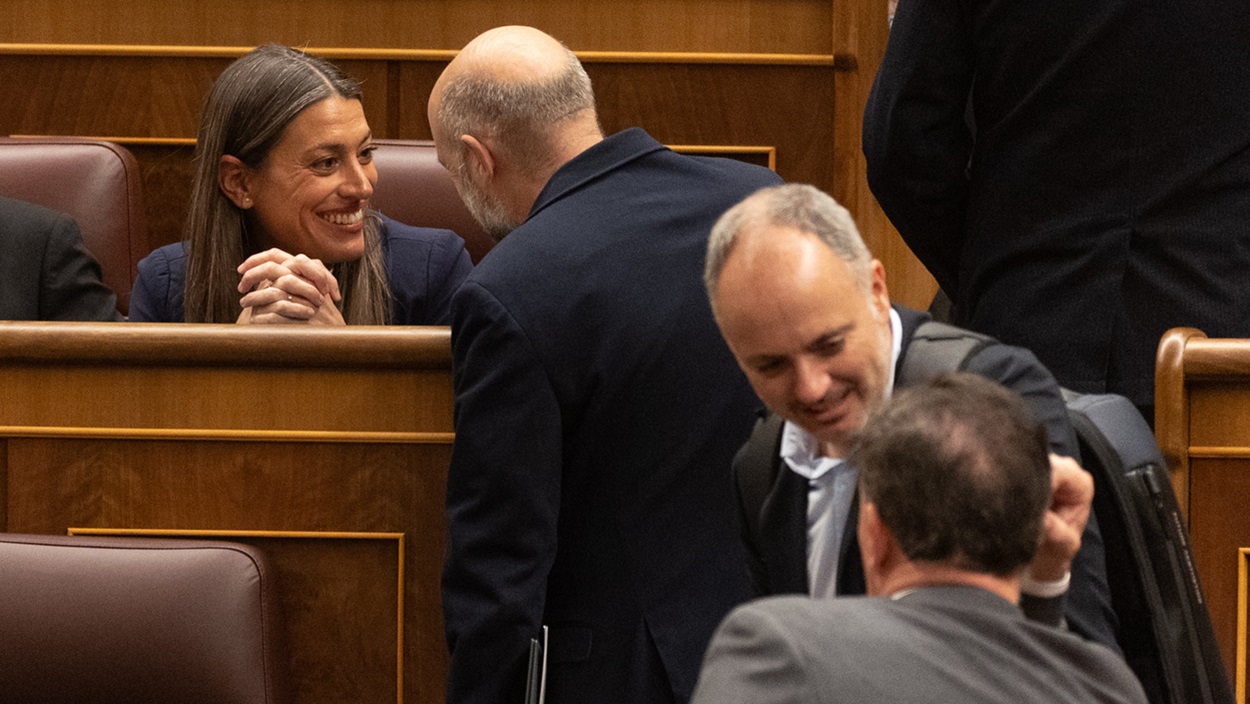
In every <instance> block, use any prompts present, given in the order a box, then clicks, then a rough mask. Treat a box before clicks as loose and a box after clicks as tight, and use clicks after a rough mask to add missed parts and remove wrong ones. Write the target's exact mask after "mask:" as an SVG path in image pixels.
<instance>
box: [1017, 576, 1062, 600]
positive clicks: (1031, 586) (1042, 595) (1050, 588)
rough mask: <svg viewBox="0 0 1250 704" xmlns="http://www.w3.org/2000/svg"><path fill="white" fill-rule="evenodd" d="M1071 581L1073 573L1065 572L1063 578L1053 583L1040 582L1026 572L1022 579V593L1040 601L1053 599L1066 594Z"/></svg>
mask: <svg viewBox="0 0 1250 704" xmlns="http://www.w3.org/2000/svg"><path fill="white" fill-rule="evenodd" d="M1071 581H1072V573H1071V572H1064V573H1063V577H1061V578H1059V579H1056V580H1054V581H1052V582H1042V581H1038V580H1036V579H1033V577H1032V576H1030V575H1029V574H1028V573H1027V572H1026V573H1025V574H1024V576H1022V577H1021V578H1020V592H1021V593H1023V594H1028V595H1029V596H1032V597H1037V598H1039V599H1053V598H1055V597H1057V596H1063V595H1064V594H1066V593H1067V591H1068V584H1069V583H1070V582H1071Z"/></svg>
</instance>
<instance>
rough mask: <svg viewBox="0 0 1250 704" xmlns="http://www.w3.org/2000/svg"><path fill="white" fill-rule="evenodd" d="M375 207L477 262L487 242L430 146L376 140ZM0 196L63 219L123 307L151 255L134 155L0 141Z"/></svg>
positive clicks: (96, 144) (70, 144)
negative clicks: (457, 244)
mask: <svg viewBox="0 0 1250 704" xmlns="http://www.w3.org/2000/svg"><path fill="white" fill-rule="evenodd" d="M374 144H375V145H376V146H377V147H378V149H377V151H376V152H375V153H374V163H376V164H377V168H378V175H379V178H378V186H377V189H376V190H375V192H374V197H373V207H374V208H375V209H377V210H379V211H381V212H383V213H386V214H387V215H389V216H390V217H392V218H394V219H396V220H399V221H400V222H403V223H406V224H409V225H416V226H420V227H437V228H445V229H449V230H452V231H454V232H456V233H457V234H459V235H460V236H461V237H463V238H464V240H465V245H466V247H467V248H468V250H469V255H470V256H471V257H472V258H473V260H474V261H475V262H476V261H478V260H480V259H481V258H482V257H483V256H485V254H486V252H487V251H488V250H489V249H490V247H491V244H492V242H491V240H490V238H489V237H488V236H487V235H486V234H485V233H484V232H483V231H482V229H481V227H480V226H478V224H477V223H476V222H475V221H474V220H473V218H472V216H471V215H470V214H469V211H468V210H467V209H466V208H465V207H464V204H463V203H462V202H461V200H460V197H459V195H458V194H457V193H456V188H455V185H454V184H453V183H452V180H451V177H450V175H449V174H448V173H447V170H446V169H444V168H443V166H442V165H441V164H439V163H438V158H437V155H436V154H435V150H434V143H433V142H430V141H428V140H405V139H379V140H375V142H374ZM0 195H6V196H9V197H10V198H17V199H19V200H24V201H29V202H31V203H36V204H38V205H42V206H44V207H47V208H51V209H52V210H57V211H60V212H64V213H68V214H69V215H71V216H72V217H73V218H74V219H75V220H76V221H77V222H78V226H79V228H80V229H81V230H82V234H83V240H84V242H85V243H86V245H87V249H88V250H90V251H91V253H92V254H93V255H95V257H96V259H97V260H99V262H100V267H101V269H102V271H103V278H104V283H105V285H107V286H108V287H109V288H111V289H113V292H114V293H116V294H117V306H118V310H120V311H121V312H122V313H123V314H125V313H126V312H127V310H128V308H129V301H130V287H131V284H132V283H133V281H134V279H135V276H136V275H137V274H138V272H137V269H136V266H137V265H138V263H139V260H140V259H142V258H143V257H144V256H146V255H147V253H148V252H149V251H150V250H151V249H152V247H151V245H150V243H149V241H148V231H147V222H146V218H145V216H144V203H143V188H142V179H141V178H140V174H139V166H138V164H137V163H136V162H135V159H134V157H133V156H132V155H131V154H130V152H129V151H127V150H126V149H125V148H124V147H121V146H119V145H116V144H113V143H111V142H106V141H100V140H92V139H80V138H74V137H5V138H0Z"/></svg>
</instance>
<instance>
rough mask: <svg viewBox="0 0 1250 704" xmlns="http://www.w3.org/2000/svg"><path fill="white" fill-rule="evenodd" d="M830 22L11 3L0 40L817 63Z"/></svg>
mask: <svg viewBox="0 0 1250 704" xmlns="http://www.w3.org/2000/svg"><path fill="white" fill-rule="evenodd" d="M882 2H884V0H882ZM829 13H830V4H829V2H828V0H684V1H682V2H674V1H673V0H601V1H600V2H593V3H588V2H581V1H580V0H477V1H476V2H473V3H472V4H471V5H466V4H465V3H464V2H458V1H457V0H426V1H425V2H396V1H395V0H357V1H356V2H354V3H352V4H351V6H350V8H346V7H345V6H344V4H343V2H342V0H269V1H268V2H247V1H246V0H200V1H199V2H195V3H171V2H167V1H166V0H117V1H116V2H110V3H81V2H76V1H75V0H6V3H5V15H6V22H5V23H3V24H0V42H5V43H49V44H140V45H182V46H195V45H218V46H220V45H225V46H246V45H255V44H259V43H262V42H266V41H277V42H284V43H287V44H292V45H297V46H305V45H307V46H339V47H366V48H368V47H381V48H393V49H404V48H417V47H425V48H437V49H459V48H460V47H462V46H464V44H465V43H467V42H468V41H469V40H470V39H471V38H473V37H474V36H475V35H477V34H478V33H480V32H482V31H484V30H486V29H489V28H491V27H495V26H499V25H504V24H530V25H533V26H536V27H539V28H541V29H543V30H545V31H547V32H550V33H551V34H552V35H554V36H555V37H557V38H559V39H560V40H562V41H564V42H565V43H566V44H567V45H569V46H570V47H572V48H574V49H592V48H594V49H604V50H617V51H631V50H632V51H715V52H735V51H750V52H754V53H820V54H824V53H829V34H828V27H829V21H830V20H829ZM327 17H337V18H341V21H336V22H327V21H326V18H327Z"/></svg>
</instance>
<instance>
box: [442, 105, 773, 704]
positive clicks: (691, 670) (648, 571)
mask: <svg viewBox="0 0 1250 704" xmlns="http://www.w3.org/2000/svg"><path fill="white" fill-rule="evenodd" d="M777 183H779V179H778V178H777V176H776V175H775V174H773V173H772V172H771V171H769V170H767V169H763V168H759V167H754V166H750V165H747V164H743V163H740V162H736V161H731V160H725V159H709V158H695V157H688V156H681V155H678V154H675V153H673V152H672V151H670V150H668V149H666V148H665V147H663V146H662V145H661V144H659V143H658V142H656V141H655V140H653V139H652V138H651V137H650V136H648V135H647V134H646V133H645V132H643V131H642V130H638V129H632V130H627V131H625V132H621V133H618V134H616V135H613V136H611V137H609V138H607V139H606V140H605V141H603V142H601V143H599V144H597V145H595V146H593V147H591V148H590V149H588V150H586V151H585V152H583V153H582V154H580V155H579V156H577V157H576V158H574V159H573V160H571V161H570V162H568V163H567V164H565V165H564V166H563V167H562V168H560V169H559V170H558V171H557V172H556V173H555V175H554V176H553V177H552V178H551V180H550V181H549V182H548V183H547V184H546V187H545V188H544V189H543V191H542V192H541V193H540V194H539V196H538V199H537V201H536V202H535V204H534V206H533V209H532V210H531V212H530V216H529V219H528V220H527V221H526V222H525V223H524V224H522V225H521V226H520V227H518V228H517V229H516V230H515V231H513V232H512V233H511V234H510V235H508V237H507V238H506V239H504V240H503V241H502V242H501V243H500V244H499V245H498V246H496V247H495V248H494V249H493V250H492V251H491V252H490V253H489V254H488V255H487V256H486V257H485V258H484V259H483V260H482V261H481V262H480V263H479V265H478V267H477V268H476V269H475V270H474V272H473V274H472V275H470V276H469V278H468V279H467V280H466V282H465V284H464V285H463V286H462V287H461V289H460V291H459V292H457V294H456V296H455V297H454V298H453V300H452V347H453V356H454V360H455V391H456V440H455V447H454V451H453V456H452V465H451V471H450V475H449V477H448V488H447V517H448V529H449V544H448V553H447V561H446V567H445V570H444V575H443V608H444V612H445V616H446V628H447V640H448V645H449V647H450V650H451V672H450V679H449V684H448V697H447V699H448V701H449V702H457V703H458V704H469V703H475V704H506V703H508V702H521V701H522V697H523V693H522V689H523V666H524V664H525V662H526V652H527V648H528V646H529V642H530V638H532V637H537V636H538V635H539V632H540V628H541V626H542V625H544V624H546V625H548V626H549V627H550V628H551V632H550V633H551V635H550V649H549V667H550V669H549V674H548V689H547V701H548V702H549V704H561V703H566V704H567V703H570V702H572V703H574V704H583V703H587V702H595V704H612V703H613V702H636V703H637V704H644V703H645V704H653V703H657V702H667V701H685V700H686V699H687V698H688V697H689V696H690V692H691V691H692V690H693V688H694V683H695V680H696V676H697V673H698V668H699V662H700V659H701V657H702V655H703V650H704V648H705V647H706V645H707V642H708V639H709V638H710V637H711V635H712V631H713V630H714V629H715V627H716V624H717V623H718V622H719V621H720V619H721V618H722V617H723V616H724V615H725V614H726V613H727V612H728V611H729V609H730V608H731V607H732V606H734V605H735V604H737V603H738V602H740V601H741V600H743V599H745V598H746V597H747V596H748V594H749V586H748V577H747V573H746V568H745V561H744V556H743V554H742V548H741V543H740V541H739V540H738V536H737V533H736V531H735V530H734V528H733V513H732V512H733V502H732V496H731V494H730V490H729V467H730V462H731V460H732V457H733V453H734V451H735V450H736V449H737V447H738V445H740V444H741V443H742V441H743V440H744V439H745V438H746V435H747V433H748V432H749V430H750V424H751V419H752V411H753V409H754V408H755V407H756V406H757V405H758V403H759V402H758V401H757V400H756V399H755V397H754V395H753V393H752V392H751V389H750V387H749V386H748V384H747V382H746V380H745V378H744V377H743V375H742V373H741V371H740V370H739V369H738V367H737V364H736V363H735V362H734V359H733V357H732V355H731V354H730V352H729V349H728V348H727V347H726V345H725V343H724V341H723V340H722V339H721V336H720V332H719V331H718V330H717V327H716V324H715V322H714V321H713V319H712V315H711V310H710V308H709V306H708V302H707V296H706V294H705V293H704V289H703V283H702V279H701V273H702V268H703V258H704V249H705V248H706V244H707V237H708V233H709V231H710V229H711V227H712V224H713V223H714V222H715V221H716V219H717V218H718V217H719V216H720V214H721V213H722V212H724V211H725V210H726V209H728V208H729V207H730V206H732V205H734V204H736V203H737V202H738V201H739V200H741V199H742V198H744V197H745V196H747V195H748V194H750V193H752V192H753V191H755V190H756V189H758V188H760V187H762V186H767V185H774V184H777Z"/></svg>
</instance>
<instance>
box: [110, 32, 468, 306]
mask: <svg viewBox="0 0 1250 704" xmlns="http://www.w3.org/2000/svg"><path fill="white" fill-rule="evenodd" d="M360 98H361V93H360V87H359V85H358V84H357V83H356V82H355V81H354V80H352V79H351V78H348V77H347V76H345V75H344V74H343V73H342V72H341V71H339V70H338V68H336V67H335V66H333V65H332V64H330V63H328V62H326V61H323V60H321V59H317V58H314V57H311V56H308V55H307V54H304V53H302V52H300V51H297V50H295V49H290V48H287V47H283V46H278V45H274V44H269V45H265V46H262V47H259V48H257V49H256V50H254V51H252V52H251V53H249V54H247V55H246V56H244V57H242V58H240V59H239V60H238V61H235V62H234V63H233V64H231V65H230V66H229V67H228V68H227V69H226V70H225V71H224V72H223V73H222V74H221V76H220V77H219V78H218V79H217V81H216V83H214V84H213V89H212V91H211V92H210V93H209V96H208V100H207V102H206V103H205V106H204V114H203V116H202V118H201V120H200V129H199V139H198V143H197V146H196V157H195V160H196V172H195V181H194V183H193V185H192V192H191V203H190V208H189V212H188V216H187V222H186V225H185V227H184V233H185V241H183V242H181V243H177V244H172V245H167V246H165V247H161V248H160V249H157V250H156V251H154V252H152V254H150V255H148V257H146V258H145V259H144V260H143V261H141V262H140V263H139V277H138V279H137V280H136V281H135V287H134V290H133V292H132V298H131V304H130V306H131V307H130V316H131V320H136V321H160V322H179V321H183V320H185V321H187V322H206V323H232V322H239V323H312V324H324V325H343V324H364V325H370V324H373V325H378V324H386V323H397V324H412V325H420V324H431V325H434V324H444V323H446V322H447V315H448V304H449V302H450V299H451V294H452V293H453V292H454V291H455V289H456V287H457V286H459V284H460V282H461V281H462V280H463V279H464V277H465V276H467V275H468V272H469V270H470V269H471V268H472V264H471V263H470V260H469V256H468V253H467V252H466V251H465V249H464V242H463V241H462V240H461V239H460V238H459V237H458V236H456V235H455V234H454V233H452V232H450V231H447V230H432V229H427V228H414V227H409V226H407V225H403V224H400V223H398V222H395V221H393V220H390V219H388V218H386V217H384V216H382V215H380V214H378V213H375V212H372V211H370V210H369V199H370V197H371V196H372V195H373V187H374V184H376V183H377V179H378V174H377V169H376V168H375V167H374V165H373V144H372V142H373V133H372V132H371V131H370V129H369V124H368V122H367V121H366V120H365V115H364V110H363V108H362V106H361V102H360Z"/></svg>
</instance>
